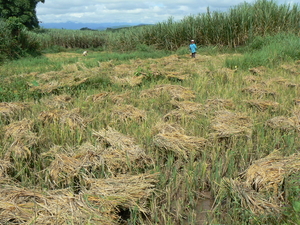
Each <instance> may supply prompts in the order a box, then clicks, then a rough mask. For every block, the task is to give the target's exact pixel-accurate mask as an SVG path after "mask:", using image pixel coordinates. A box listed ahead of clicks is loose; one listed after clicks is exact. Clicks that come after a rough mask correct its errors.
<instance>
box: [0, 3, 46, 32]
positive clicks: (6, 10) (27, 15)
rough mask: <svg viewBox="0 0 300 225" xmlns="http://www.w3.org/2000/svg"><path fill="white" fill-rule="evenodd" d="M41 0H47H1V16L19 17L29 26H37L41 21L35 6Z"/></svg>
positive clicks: (22, 22)
mask: <svg viewBox="0 0 300 225" xmlns="http://www.w3.org/2000/svg"><path fill="white" fill-rule="evenodd" d="M39 2H42V3H44V2H45V0H0V12H1V13H0V18H3V19H5V20H8V19H10V18H17V19H18V20H19V22H20V23H21V24H23V25H24V26H26V27H27V28H29V29H33V28H37V27H39V21H38V19H37V17H36V11H35V8H36V5H37V4H38V3H39Z"/></svg>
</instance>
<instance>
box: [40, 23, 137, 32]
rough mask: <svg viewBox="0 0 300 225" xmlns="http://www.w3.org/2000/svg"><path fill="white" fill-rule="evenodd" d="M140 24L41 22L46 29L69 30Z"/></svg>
mask: <svg viewBox="0 0 300 225" xmlns="http://www.w3.org/2000/svg"><path fill="white" fill-rule="evenodd" d="M135 25H138V23H123V22H120V23H74V22H65V23H41V24H40V26H41V27H43V28H46V29H68V30H79V29H81V28H83V27H87V28H89V29H92V30H106V29H107V28H120V27H130V26H135Z"/></svg>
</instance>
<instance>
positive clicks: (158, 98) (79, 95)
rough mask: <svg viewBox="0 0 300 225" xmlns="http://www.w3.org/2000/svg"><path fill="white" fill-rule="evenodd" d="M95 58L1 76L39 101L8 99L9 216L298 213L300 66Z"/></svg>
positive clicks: (109, 219)
mask: <svg viewBox="0 0 300 225" xmlns="http://www.w3.org/2000/svg"><path fill="white" fill-rule="evenodd" d="M96 54H99V53H96V52H91V53H90V54H89V55H88V56H87V57H82V56H81V55H80V54H77V53H56V54H48V55H46V56H45V57H47V58H48V60H49V61H51V62H53V64H55V63H57V62H59V61H60V60H62V59H64V60H66V59H69V61H70V63H65V64H64V65H63V66H62V68H61V69H58V70H49V71H47V72H36V71H35V70H34V68H33V69H32V72H29V73H22V74H15V75H13V76H8V77H5V79H4V80H2V82H4V83H6V84H7V85H9V84H10V83H12V82H15V80H18V79H20V80H21V79H22V80H26V87H25V88H26V91H27V92H28V93H32V96H35V97H34V98H32V99H30V98H28V101H13V102H9V101H7V102H0V117H1V123H0V135H1V144H0V189H1V191H0V223H1V224H223V223H224V224H228V223H229V222H231V223H232V221H241V220H243V219H245V221H247V222H248V223H249V224H254V223H255V221H257V220H259V219H261V218H267V217H268V216H270V217H272V218H273V217H276V216H277V217H278V218H279V219H280V218H284V217H285V214H284V212H285V210H286V208H285V207H286V206H287V205H292V206H293V204H294V210H296V211H297V210H298V208H297V204H298V203H297V202H299V200H300V197H299V189H297V188H296V187H298V186H299V178H300V173H299V170H300V154H299V146H300V142H299V134H300V133H299V132H300V98H299V90H300V89H299V85H300V78H299V75H300V63H299V62H292V63H284V64H282V65H278V67H276V68H273V69H270V68H267V67H264V66H261V67H257V68H249V69H247V70H241V69H239V68H238V67H234V68H232V69H230V68H226V67H225V60H226V59H227V58H231V57H242V56H240V55H237V54H236V55H235V54H232V55H229V54H223V55H222V54H219V55H214V56H210V55H201V53H200V54H198V55H197V57H196V59H191V58H190V56H189V55H171V56H167V57H163V58H159V59H151V58H149V59H143V60H142V59H136V60H128V61H124V62H122V61H118V60H110V61H106V62H98V63H97V65H96V66H88V65H89V64H88V63H89V62H93V61H95V57H94V56H95V55H96ZM71 59H72V60H71ZM46 70H47V69H46ZM19 91H20V90H18V89H16V90H14V93H13V94H15V95H18V92H19ZM0 94H1V93H0ZM297 193H298V194H297ZM296 196H298V198H297V197H296ZM205 201H206V202H205ZM233 211H234V212H233ZM246 212H247V213H248V214H247V213H246ZM243 213H244V214H243ZM246 214H247V215H246ZM249 215H251V216H249ZM275 215H276V216H275ZM278 218H277V219H278ZM239 224H242V223H239Z"/></svg>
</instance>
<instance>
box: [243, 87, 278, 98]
mask: <svg viewBox="0 0 300 225" xmlns="http://www.w3.org/2000/svg"><path fill="white" fill-rule="evenodd" d="M242 92H245V93H249V94H251V95H253V96H255V97H258V98H262V97H264V96H273V97H274V96H275V95H276V92H275V91H273V90H271V89H270V88H267V87H264V86H263V85H252V86H250V87H247V88H244V89H242Z"/></svg>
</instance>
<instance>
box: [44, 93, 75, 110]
mask: <svg viewBox="0 0 300 225" xmlns="http://www.w3.org/2000/svg"><path fill="white" fill-rule="evenodd" d="M73 100H74V99H73V98H72V97H71V96H70V95H58V96H51V97H49V98H43V99H41V102H42V103H43V104H45V105H46V106H47V107H49V108H56V109H66V108H67V106H69V105H70V104H72V102H73Z"/></svg>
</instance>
